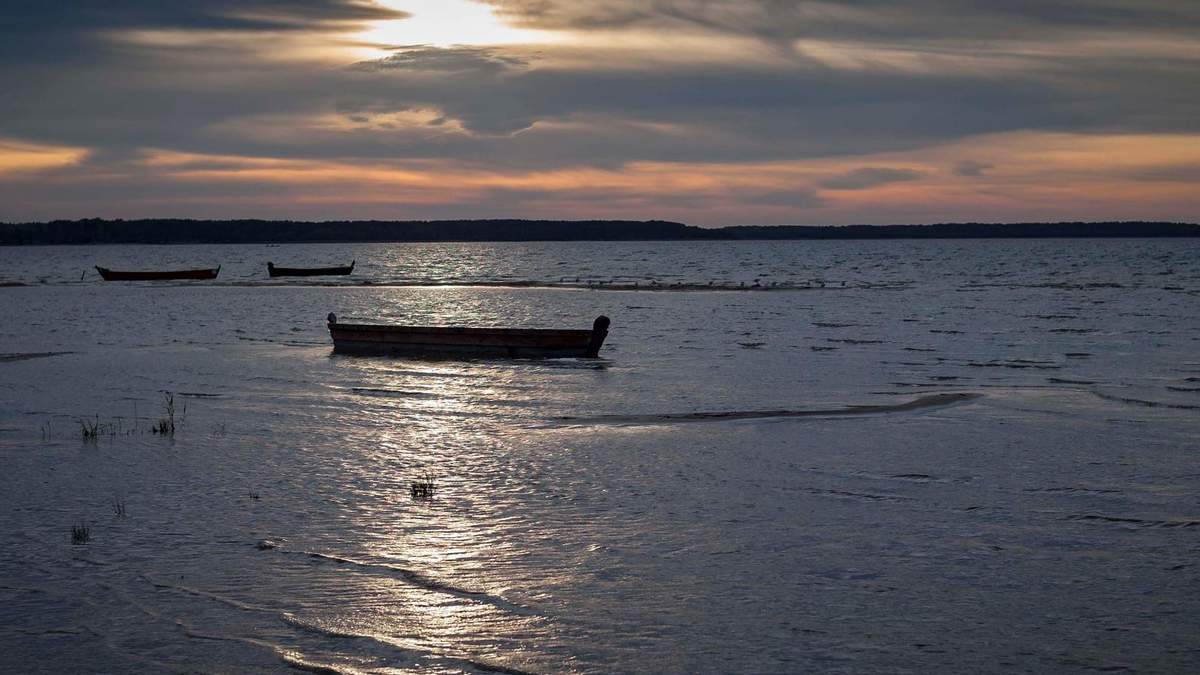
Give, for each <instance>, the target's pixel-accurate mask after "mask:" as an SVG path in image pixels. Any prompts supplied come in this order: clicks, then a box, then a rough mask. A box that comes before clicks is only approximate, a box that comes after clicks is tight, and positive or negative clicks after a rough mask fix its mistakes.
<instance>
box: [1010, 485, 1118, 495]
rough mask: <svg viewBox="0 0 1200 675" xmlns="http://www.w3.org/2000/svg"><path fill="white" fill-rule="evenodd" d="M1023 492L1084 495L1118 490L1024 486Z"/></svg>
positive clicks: (1113, 492)
mask: <svg viewBox="0 0 1200 675" xmlns="http://www.w3.org/2000/svg"><path fill="white" fill-rule="evenodd" d="M1025 492H1034V493H1038V494H1066V495H1073V494H1086V495H1119V494H1121V491H1120V490H1109V489H1104V488H1085V487H1076V486H1070V485H1068V486H1064V487H1045V488H1026V489H1025Z"/></svg>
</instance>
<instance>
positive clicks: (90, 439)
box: [79, 415, 116, 443]
mask: <svg viewBox="0 0 1200 675" xmlns="http://www.w3.org/2000/svg"><path fill="white" fill-rule="evenodd" d="M115 429H116V427H114V426H113V425H111V424H101V422H100V416H99V415H96V417H95V418H94V419H90V420H89V419H81V420H79V430H80V433H81V434H82V435H83V441H84V442H85V443H95V442H96V441H98V440H100V436H101V435H109V436H113V435H116V431H115Z"/></svg>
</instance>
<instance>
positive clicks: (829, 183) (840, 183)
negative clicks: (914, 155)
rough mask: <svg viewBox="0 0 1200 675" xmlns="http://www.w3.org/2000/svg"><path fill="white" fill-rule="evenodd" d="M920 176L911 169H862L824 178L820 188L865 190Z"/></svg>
mask: <svg viewBox="0 0 1200 675" xmlns="http://www.w3.org/2000/svg"><path fill="white" fill-rule="evenodd" d="M922 175H924V174H922V173H921V172H920V171H913V170H911V169H889V168H887V167H863V168H860V169H853V170H851V171H847V172H846V173H843V174H840V175H837V176H833V177H831V178H826V179H825V180H823V181H821V187H823V188H825V189H827V190H866V189H868V188H873V187H877V186H879V185H887V184H888V183H900V182H903V181H909V180H916V179H918V178H920V177H921V176H922Z"/></svg>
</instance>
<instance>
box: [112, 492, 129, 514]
mask: <svg viewBox="0 0 1200 675" xmlns="http://www.w3.org/2000/svg"><path fill="white" fill-rule="evenodd" d="M112 507H113V513H114V514H115V515H116V516H117V517H118V518H124V517H125V516H126V515H127V514H126V512H125V500H124V499H121V498H120V497H113V499H112Z"/></svg>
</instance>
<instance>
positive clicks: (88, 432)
mask: <svg viewBox="0 0 1200 675" xmlns="http://www.w3.org/2000/svg"><path fill="white" fill-rule="evenodd" d="M162 414H163V416H162V417H160V418H159V419H158V421H157V422H155V423H154V424H152V425H151V426H150V428H149V431H150V433H152V434H154V435H156V436H168V437H174V436H175V432H176V431H177V430H178V429H179V428H180V427H181V426H183V423H184V420H185V419H186V417H187V405H186V404H184V405H183V406H182V407H180V408H179V409H178V410H177V409H176V406H175V394H174V393H173V392H169V391H164V392H163V413H162ZM139 420H140V418H139V417H138V414H137V405H136V404H135V405H134V412H133V426H132V427H130V428H126V427H125V425H124V418H121V417H117V418H114V420H113V421H111V422H102V421H101V420H100V416H99V415H96V416H94V417H92V418H91V419H88V418H82V419H80V420H79V428H80V435H81V436H82V437H83V442H84V443H96V442H98V441H99V440H100V438H101V437H102V436H109V437H116V436H131V435H133V434H138V433H145V431H146V430H145V429H143V428H142V427H141V425H140V424H139ZM221 433H224V425H221ZM41 434H42V440H50V423H49V422H47V423H46V424H44V425H43V426H42V428H41Z"/></svg>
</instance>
